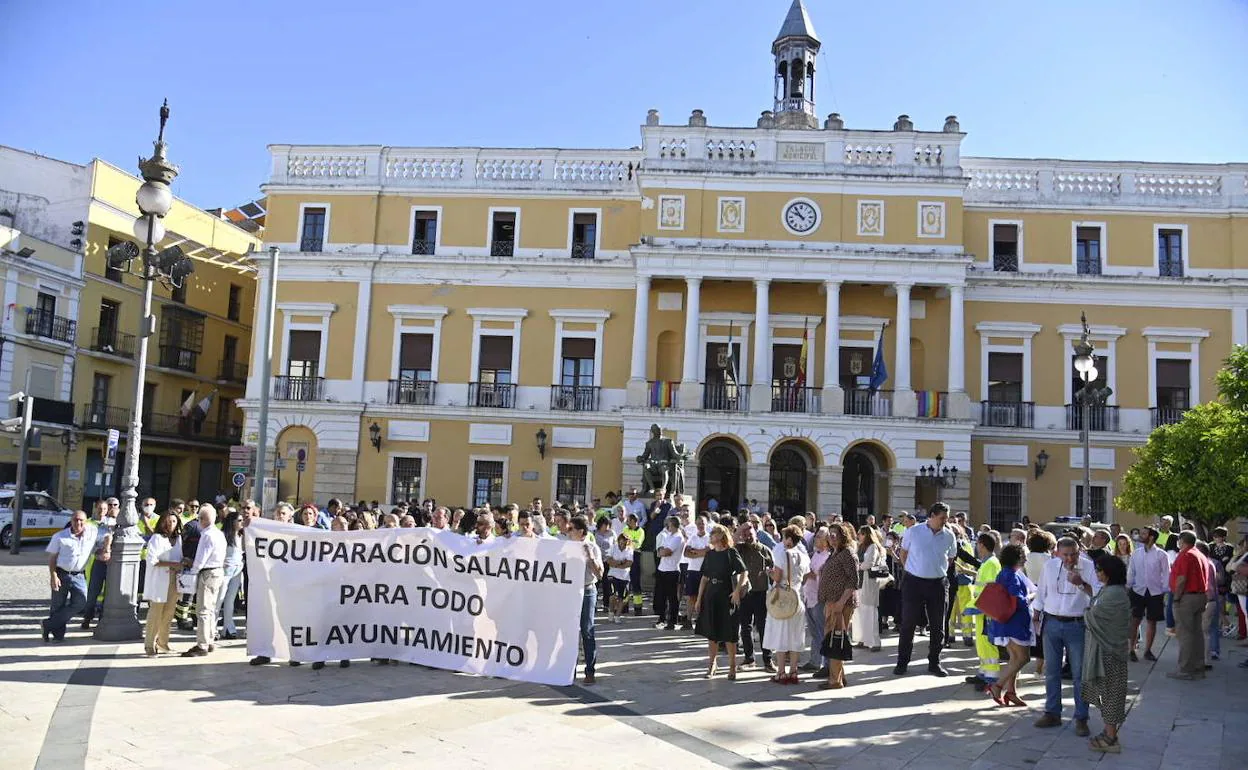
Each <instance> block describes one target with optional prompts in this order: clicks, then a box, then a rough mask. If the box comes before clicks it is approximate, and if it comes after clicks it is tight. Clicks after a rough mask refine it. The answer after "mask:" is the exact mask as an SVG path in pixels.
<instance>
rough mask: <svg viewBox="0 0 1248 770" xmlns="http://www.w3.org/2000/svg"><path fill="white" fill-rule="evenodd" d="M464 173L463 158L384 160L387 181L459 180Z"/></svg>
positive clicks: (398, 158)
mask: <svg viewBox="0 0 1248 770" xmlns="http://www.w3.org/2000/svg"><path fill="white" fill-rule="evenodd" d="M463 173H464V160H463V158H408V157H390V158H387V159H386V167H385V174H386V178H387V179H459V178H461V177H462V176H463Z"/></svg>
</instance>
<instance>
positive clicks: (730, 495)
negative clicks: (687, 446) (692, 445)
mask: <svg viewBox="0 0 1248 770" xmlns="http://www.w3.org/2000/svg"><path fill="white" fill-rule="evenodd" d="M742 465H743V463H742V454H741V449H740V447H738V446H736V445H735V444H734V443H733V442H732V441H728V440H726V439H724V440H717V441H712V442H710V443H708V444H707V445H706V446H704V447H703V448H702V450H701V451H700V452H698V510H699V511H704V510H706V503H707V501H708V500H709V499H710V498H712V497H714V498H715V500H716V501H717V502H718V503H719V506H718V510H720V511H729V512H734V513H735V512H736V510H737V509H738V508H740V506H741V503H742V499H741V467H742Z"/></svg>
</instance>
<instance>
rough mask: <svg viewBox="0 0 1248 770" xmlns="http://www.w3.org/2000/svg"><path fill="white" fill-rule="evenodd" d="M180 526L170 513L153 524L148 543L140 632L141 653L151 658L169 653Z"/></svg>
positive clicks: (175, 517)
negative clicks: (144, 621) (144, 606)
mask: <svg viewBox="0 0 1248 770" xmlns="http://www.w3.org/2000/svg"><path fill="white" fill-rule="evenodd" d="M181 531H182V524H181V522H179V521H178V517H177V515H176V514H174V513H173V512H172V511H165V512H164V513H162V514H161V515H160V518H159V519H157V520H156V534H154V535H152V536H151V538H150V539H149V540H148V541H147V546H146V549H145V551H146V555H145V556H144V558H145V559H146V560H147V580H146V581H144V583H143V598H144V599H146V600H147V601H148V602H149V605H148V609H147V626H146V627H145V628H144V630H143V651H144V652H145V653H147V656H148V657H149V658H150V657H153V656H155V655H156V653H158V652H173V650H171V649H169V624H170V623H172V622H173V610H174V606H175V605H176V604H177V601H178V570H179V569H181V567H182V558H181V557H182V538H181V537H180V534H181Z"/></svg>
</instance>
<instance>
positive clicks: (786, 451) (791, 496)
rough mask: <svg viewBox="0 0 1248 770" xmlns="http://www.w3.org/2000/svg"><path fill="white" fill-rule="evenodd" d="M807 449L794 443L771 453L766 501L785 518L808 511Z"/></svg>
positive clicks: (809, 464) (808, 460)
mask: <svg viewBox="0 0 1248 770" xmlns="http://www.w3.org/2000/svg"><path fill="white" fill-rule="evenodd" d="M811 467H813V466H812V463H811V461H810V458H809V457H808V456H807V452H806V451H805V449H804V448H802V447H801V446H800V445H798V444H795V443H791V442H790V443H786V444H782V445H780V446H779V447H777V448H776V450H775V451H774V452H772V453H771V477H770V483H769V484H768V495H767V504H768V506H769V507H770V508H771V510H772V511H775V512H777V513H783V514H784V516H785V517H788V516H795V515H800V514H804V513H806V511H807V510H810V508H811V506H810V505H809V499H810V498H809V497H808V492H809V491H810V484H809V481H810V469H811Z"/></svg>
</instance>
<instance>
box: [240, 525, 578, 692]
mask: <svg viewBox="0 0 1248 770" xmlns="http://www.w3.org/2000/svg"><path fill="white" fill-rule="evenodd" d="M246 533H247V569H248V574H249V575H250V586H249V588H248V591H249V595H248V600H247V652H248V653H249V654H251V655H267V656H269V657H272V658H281V659H286V660H299V661H334V660H346V659H352V658H393V659H395V660H403V661H407V662H409V663H419V664H422V665H426V666H434V667H436V668H445V669H450V670H453V671H463V672H466V673H475V674H486V675H489V676H501V677H506V678H509V679H518V680H522V681H528V682H540V683H542V684H556V685H566V684H571V682H572V679H573V675H574V673H575V668H576V659H577V645H578V642H579V639H580V637H579V623H580V614H581V600H582V598H583V596H584V592H585V580H584V577H585V559H584V552H583V546H581V545H580V544H578V543H573V542H569V541H564V540H555V539H550V538H541V539H538V538H507V539H500V540H496V541H493V542H487V543H484V544H478V543H477V542H476V540H475V539H470V538H466V537H464V536H462V535H459V534H456V533H453V532H443V531H439V530H434V529H427V528H420V529H379V530H358V531H352V532H330V531H326V530H322V529H315V528H312V527H299V526H295V525H290V524H280V523H278V522H274V521H269V520H264V519H253V520H252V522H251V523H250V525H248V527H247V530H246Z"/></svg>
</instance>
